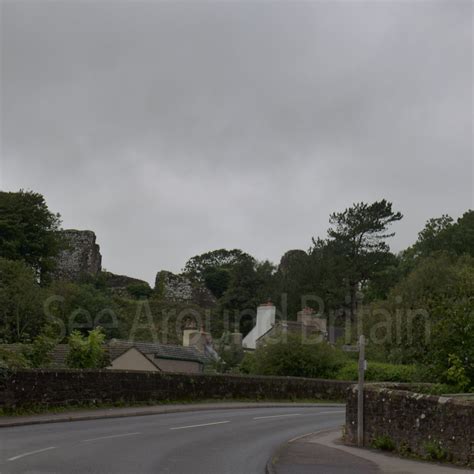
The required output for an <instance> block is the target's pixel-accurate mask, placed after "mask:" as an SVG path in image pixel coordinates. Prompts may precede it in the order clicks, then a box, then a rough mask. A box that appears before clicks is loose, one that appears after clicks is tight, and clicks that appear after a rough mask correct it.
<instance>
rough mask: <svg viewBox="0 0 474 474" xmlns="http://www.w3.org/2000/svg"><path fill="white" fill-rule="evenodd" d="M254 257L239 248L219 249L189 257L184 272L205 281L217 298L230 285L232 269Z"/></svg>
mask: <svg viewBox="0 0 474 474" xmlns="http://www.w3.org/2000/svg"><path fill="white" fill-rule="evenodd" d="M247 260H252V261H254V259H253V257H251V256H250V255H249V254H247V253H245V252H243V251H242V250H239V249H233V250H226V249H219V250H213V251H211V252H206V253H203V254H201V255H196V256H195V257H193V258H191V259H189V260H188V261H187V262H186V265H185V266H184V269H183V273H184V274H185V275H187V276H189V277H191V278H195V279H197V280H199V281H201V282H203V283H204V284H205V285H206V286H207V288H208V289H209V290H210V291H211V292H212V293H213V294H214V296H215V297H216V298H220V297H221V296H222V295H223V294H224V292H225V291H226V290H227V289H228V287H229V282H230V271H231V270H232V268H233V267H234V266H236V265H238V264H240V263H242V262H244V261H247Z"/></svg>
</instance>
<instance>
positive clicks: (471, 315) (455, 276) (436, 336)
mask: <svg viewBox="0 0 474 474" xmlns="http://www.w3.org/2000/svg"><path fill="white" fill-rule="evenodd" d="M473 288H474V258H472V257H469V256H462V257H456V256H454V255H453V254H450V253H447V252H437V253H434V254H433V255H431V256H429V257H420V258H419V259H418V260H417V263H416V267H415V269H414V270H413V271H412V272H410V273H409V274H408V275H407V276H406V277H404V278H403V279H402V280H401V281H400V282H399V283H398V284H397V285H396V286H395V287H394V288H393V289H392V290H391V291H390V293H389V296H388V298H387V300H386V301H382V302H377V303H375V304H374V305H372V308H371V311H369V312H367V314H364V332H365V334H366V335H367V336H369V339H370V340H376V339H377V340H378V341H380V343H379V344H378V345H379V346H381V347H384V350H385V357H386V359H387V360H388V361H390V362H396V363H408V364H411V363H415V364H424V365H426V366H427V367H429V368H430V370H431V372H432V373H433V374H436V375H437V376H438V378H439V380H442V381H447V382H452V381H453V374H460V373H461V372H462V373H463V374H465V376H466V377H468V378H469V380H470V381H471V384H472V385H474V296H473V295H474V292H473ZM369 351H370V344H369Z"/></svg>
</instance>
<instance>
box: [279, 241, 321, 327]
mask: <svg viewBox="0 0 474 474" xmlns="http://www.w3.org/2000/svg"><path fill="white" fill-rule="evenodd" d="M315 271H317V267H315V266H314V260H313V259H311V257H310V255H308V253H307V252H305V251H303V250H289V251H288V252H286V253H285V254H284V255H283V257H282V258H281V260H280V264H279V266H278V271H277V273H276V275H275V286H276V289H277V291H276V293H277V295H275V296H276V299H275V303H276V304H277V307H278V309H279V310H280V313H281V314H282V315H283V317H284V318H285V319H290V320H291V319H296V313H297V312H298V311H300V310H301V309H302V297H303V296H304V295H309V294H314V293H315V281H316V277H315Z"/></svg>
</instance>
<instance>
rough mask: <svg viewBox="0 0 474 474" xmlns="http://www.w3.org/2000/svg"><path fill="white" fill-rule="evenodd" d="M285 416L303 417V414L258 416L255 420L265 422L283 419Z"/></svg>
mask: <svg viewBox="0 0 474 474" xmlns="http://www.w3.org/2000/svg"><path fill="white" fill-rule="evenodd" d="M284 416H301V413H288V414H287V415H269V416H256V417H255V418H253V419H254V420H264V419H265V418H282V417H284Z"/></svg>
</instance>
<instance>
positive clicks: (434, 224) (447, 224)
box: [413, 210, 474, 257]
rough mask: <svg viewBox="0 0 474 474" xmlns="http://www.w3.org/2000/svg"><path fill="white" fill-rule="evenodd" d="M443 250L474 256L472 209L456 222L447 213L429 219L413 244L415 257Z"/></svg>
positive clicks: (473, 216)
mask: <svg viewBox="0 0 474 474" xmlns="http://www.w3.org/2000/svg"><path fill="white" fill-rule="evenodd" d="M438 251H445V252H450V253H454V254H456V255H463V254H468V255H471V256H474V211H472V210H469V211H467V212H465V213H464V214H463V215H462V216H461V217H460V218H459V219H458V220H457V221H456V222H454V219H453V218H452V217H450V216H448V215H443V216H441V217H437V218H433V219H429V220H428V221H427V223H426V225H425V227H424V229H423V230H422V231H421V232H420V233H419V234H418V240H417V241H416V243H415V244H414V245H413V253H414V256H415V257H427V256H429V255H431V254H432V253H434V252H438Z"/></svg>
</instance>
